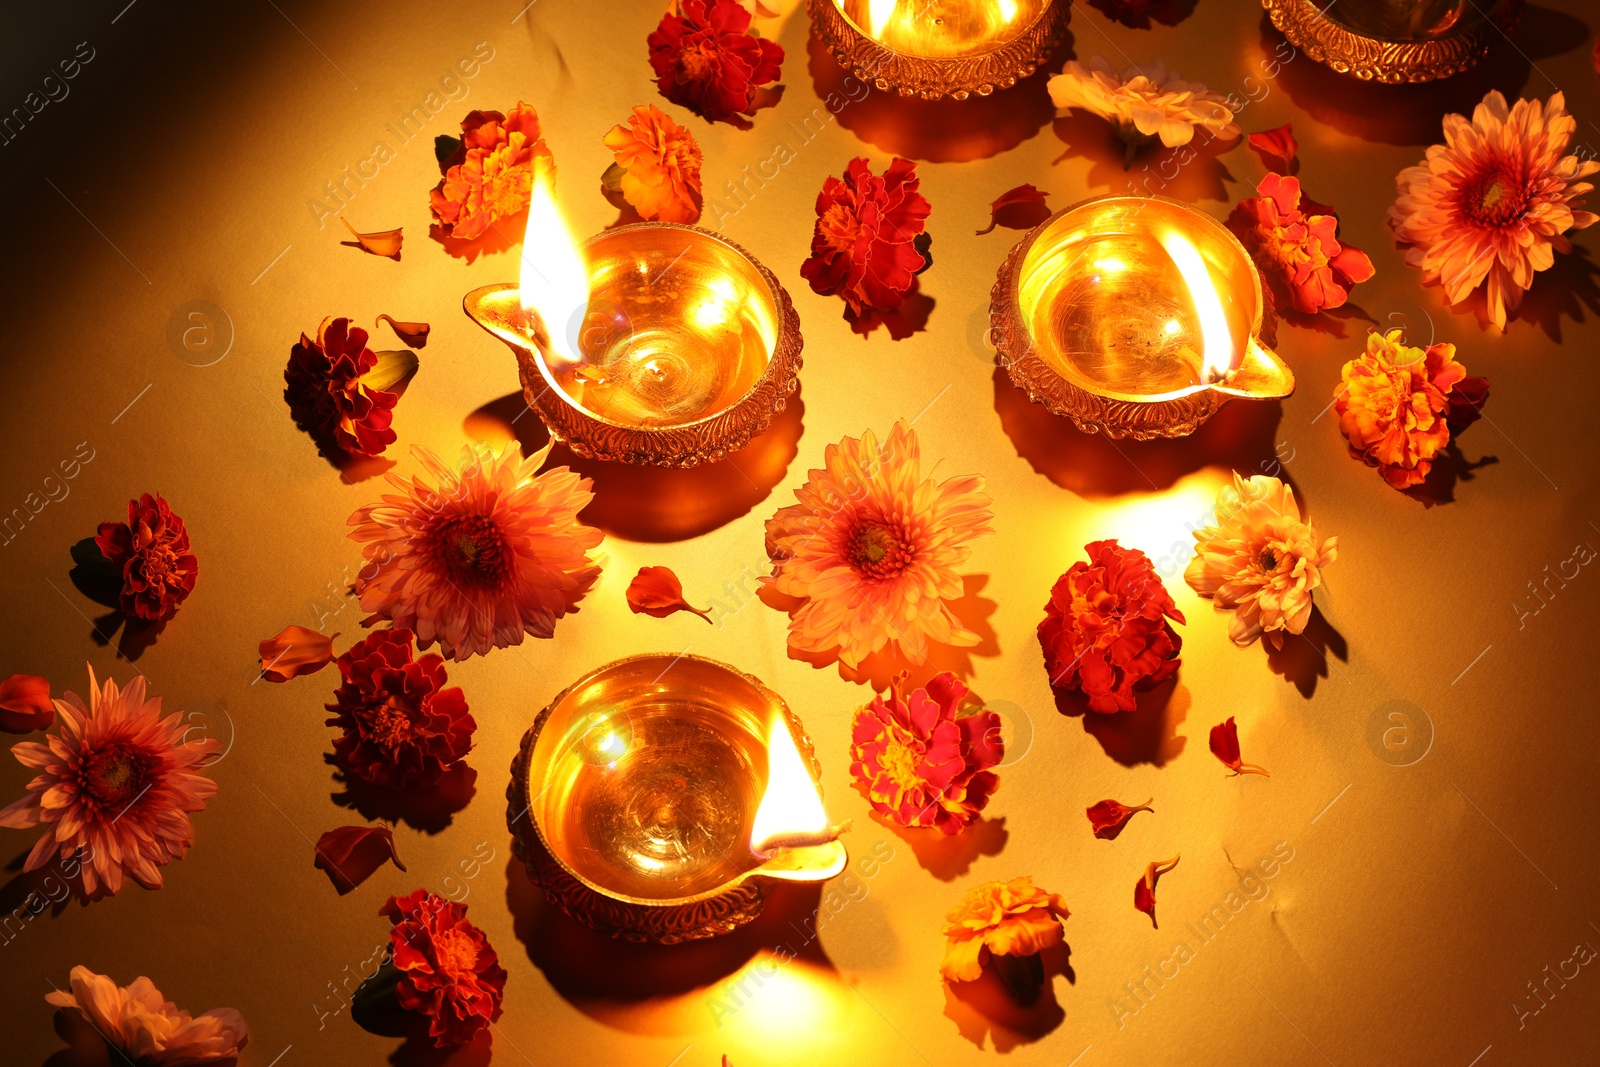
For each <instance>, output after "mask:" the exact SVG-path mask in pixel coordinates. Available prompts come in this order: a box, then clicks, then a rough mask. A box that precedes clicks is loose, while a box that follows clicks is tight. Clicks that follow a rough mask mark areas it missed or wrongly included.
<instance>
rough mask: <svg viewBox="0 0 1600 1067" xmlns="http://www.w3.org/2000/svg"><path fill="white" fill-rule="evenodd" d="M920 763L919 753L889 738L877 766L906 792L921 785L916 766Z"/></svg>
mask: <svg viewBox="0 0 1600 1067" xmlns="http://www.w3.org/2000/svg"><path fill="white" fill-rule="evenodd" d="M921 762H922V754H921V753H919V752H918V751H917V750H916V749H914V748H912V747H911V746H910V745H909V744H907V743H906V742H905V741H902V740H900V739H899V738H891V739H890V740H889V744H888V747H886V748H885V749H884V750H883V757H882V759H880V760H879V765H880V766H881V767H882V768H883V771H884V773H885V774H887V775H888V776H889V778H890V780H891V781H893V782H894V784H895V785H897V786H899V787H900V788H901V789H902V790H907V789H916V788H918V787H920V786H921V785H922V784H923V783H922V775H920V774H918V773H917V765H918V764H919V763H921Z"/></svg>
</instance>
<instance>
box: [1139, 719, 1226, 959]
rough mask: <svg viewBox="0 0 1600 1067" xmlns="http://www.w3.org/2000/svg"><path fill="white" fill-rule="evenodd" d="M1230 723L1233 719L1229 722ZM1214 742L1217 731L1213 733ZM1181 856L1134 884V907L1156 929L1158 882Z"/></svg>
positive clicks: (1156, 865) (1146, 871)
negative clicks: (1148, 917)
mask: <svg viewBox="0 0 1600 1067" xmlns="http://www.w3.org/2000/svg"><path fill="white" fill-rule="evenodd" d="M1228 721H1229V722H1230V723H1231V722H1233V720H1232V719H1229V720H1228ZM1211 736H1212V738H1213V740H1214V739H1215V738H1216V731H1215V730H1213V731H1212V732H1211ZM1181 858H1182V857H1181V856H1174V857H1172V858H1171V859H1170V860H1167V861H1166V862H1165V863H1152V864H1150V866H1148V867H1146V868H1145V869H1144V877H1142V878H1140V879H1139V880H1138V881H1137V882H1135V883H1133V906H1134V907H1136V908H1138V909H1139V910H1140V911H1142V912H1144V913H1145V914H1146V915H1148V916H1150V925H1151V927H1153V928H1154V929H1157V930H1159V929H1161V924H1160V923H1158V922H1156V882H1157V881H1158V880H1160V878H1161V876H1162V875H1163V874H1166V873H1167V872H1168V871H1170V870H1172V868H1174V867H1176V866H1177V865H1178V860H1179V859H1181Z"/></svg>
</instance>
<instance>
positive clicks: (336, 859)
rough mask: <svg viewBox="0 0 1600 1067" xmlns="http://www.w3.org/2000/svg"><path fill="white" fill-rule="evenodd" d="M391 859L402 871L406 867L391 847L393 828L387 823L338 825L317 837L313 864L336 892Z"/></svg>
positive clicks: (342, 891) (342, 892)
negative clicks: (379, 824) (323, 872)
mask: <svg viewBox="0 0 1600 1067" xmlns="http://www.w3.org/2000/svg"><path fill="white" fill-rule="evenodd" d="M391 860H392V861H393V862H394V865H395V866H396V867H398V868H400V869H401V870H402V871H403V870H405V869H406V865H405V864H404V863H401V862H400V855H399V853H397V852H395V850H394V831H392V830H390V829H389V828H388V827H387V826H341V827H339V828H338V829H337V830H329V831H328V832H327V833H325V834H323V835H322V836H321V837H319V838H317V858H316V860H315V866H316V868H317V870H319V871H326V872H327V875H328V880H329V881H331V882H332V883H333V887H334V888H335V889H337V890H338V891H339V895H340V896H344V895H345V894H346V893H348V892H350V890H352V889H354V888H355V887H356V886H358V885H360V884H361V883H362V882H365V881H366V880H367V879H368V878H370V877H372V875H373V872H375V871H376V870H377V869H378V868H379V867H382V866H383V865H384V864H385V863H388V862H390V861H391Z"/></svg>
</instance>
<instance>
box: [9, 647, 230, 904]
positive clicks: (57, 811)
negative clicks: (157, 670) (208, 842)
mask: <svg viewBox="0 0 1600 1067" xmlns="http://www.w3.org/2000/svg"><path fill="white" fill-rule="evenodd" d="M55 705H56V724H57V725H56V729H55V731H54V732H53V733H51V734H50V735H49V736H48V737H47V738H46V740H45V741H44V742H38V741H24V742H22V743H21V744H17V745H12V746H11V753H12V755H14V756H16V757H17V762H19V763H21V764H22V765H23V766H25V767H30V768H32V769H34V770H36V771H38V772H39V773H38V775H37V776H36V777H35V778H34V779H33V781H31V782H29V783H28V795H27V796H25V797H23V798H22V799H21V800H18V801H17V802H15V803H14V804H11V805H10V806H9V807H7V808H5V809H4V810H3V811H0V826H9V827H12V828H14V829H19V830H20V829H26V828H27V827H30V826H43V827H44V834H43V835H42V836H41V837H40V838H39V841H38V843H37V844H35V845H34V846H33V851H32V852H30V853H28V859H27V862H26V863H25V864H24V865H23V869H24V870H29V871H31V870H34V869H36V868H38V867H42V866H44V864H45V863H46V861H48V860H49V859H50V858H51V856H52V855H59V856H60V857H61V858H62V859H66V858H68V857H73V856H75V857H76V862H77V864H78V869H79V870H81V871H82V872H83V889H84V892H85V893H93V892H95V890H96V888H97V887H99V886H102V885H103V886H104V887H105V888H106V890H107V892H111V893H115V892H116V891H117V890H119V889H121V888H122V876H123V874H124V873H126V874H127V875H128V877H130V878H132V879H133V880H134V881H136V882H138V883H139V884H140V885H142V886H144V887H145V888H146V889H159V888H161V870H160V868H161V867H163V866H165V865H166V864H168V863H171V862H172V861H173V860H175V859H181V858H182V857H183V854H184V853H185V852H187V851H188V850H189V846H190V845H191V844H192V843H193V842H194V832H193V829H192V828H191V827H190V825H189V816H188V812H191V811H200V810H202V809H203V808H205V806H206V800H208V799H209V798H210V797H212V796H213V795H215V793H216V791H217V784H216V783H215V782H213V781H212V780H211V779H209V778H207V777H205V776H204V775H202V774H200V773H198V772H199V771H200V770H201V769H202V768H203V767H204V766H205V761H206V759H207V758H208V757H210V756H212V755H214V754H215V753H216V752H217V751H218V750H219V749H220V748H221V747H222V742H220V741H219V740H217V739H216V738H214V737H193V738H191V737H189V736H188V726H187V725H186V722H185V719H184V715H183V713H182V712H181V711H179V712H173V713H172V714H171V715H168V716H166V717H162V714H161V700H160V698H157V699H155V700H146V699H145V696H144V678H142V677H140V678H135V679H134V680H133V681H131V682H129V683H128V686H127V688H126V689H122V690H118V689H117V684H116V683H115V682H113V681H112V680H111V679H109V678H108V679H106V682H105V685H104V686H99V685H98V684H97V683H96V681H95V677H94V668H92V667H91V668H90V669H89V706H88V707H85V706H84V704H83V701H82V700H80V699H79V698H78V695H77V694H76V693H70V692H69V693H67V694H65V696H64V697H63V699H61V700H57V701H56V702H55Z"/></svg>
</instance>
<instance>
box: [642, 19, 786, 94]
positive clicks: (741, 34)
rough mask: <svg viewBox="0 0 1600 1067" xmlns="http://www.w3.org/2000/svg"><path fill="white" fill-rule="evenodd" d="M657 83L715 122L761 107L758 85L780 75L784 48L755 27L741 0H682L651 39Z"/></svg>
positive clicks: (651, 56)
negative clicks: (752, 29) (757, 98)
mask: <svg viewBox="0 0 1600 1067" xmlns="http://www.w3.org/2000/svg"><path fill="white" fill-rule="evenodd" d="M645 43H646V44H648V45H649V46H650V66H651V67H652V68H653V69H654V70H655V72H656V88H658V89H660V90H661V95H662V96H664V97H666V98H667V99H668V100H671V101H672V102H673V103H674V104H682V105H683V106H684V107H686V108H689V109H690V110H691V111H695V112H698V113H699V114H701V115H703V116H705V117H706V118H707V119H710V120H711V121H712V122H718V121H722V122H736V121H737V119H736V116H738V115H740V114H749V113H750V112H751V111H753V110H754V109H755V90H756V89H757V88H758V87H760V86H763V85H768V84H771V83H772V82H775V81H777V80H778V75H779V73H780V71H781V69H782V67H783V49H782V47H780V46H779V45H778V43H777V42H775V41H767V40H763V39H762V38H760V37H757V36H756V35H755V34H753V33H751V32H750V12H749V11H747V10H746V9H745V8H744V6H743V5H741V4H740V3H739V2H738V0H681V2H680V3H678V4H677V5H676V10H674V9H672V8H670V7H669V8H668V10H667V13H666V14H665V15H663V16H661V24H660V25H659V26H657V27H656V28H655V32H654V33H652V34H650V36H649V37H648V38H647V39H646V42H645Z"/></svg>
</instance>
